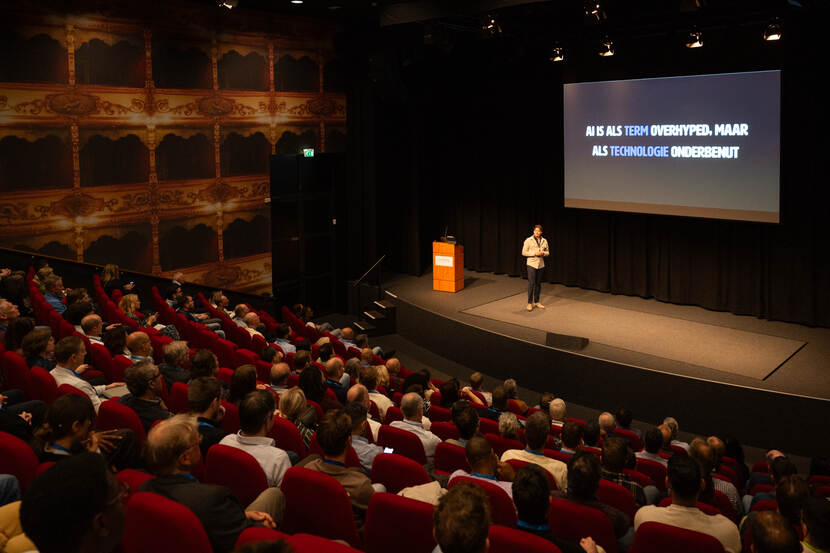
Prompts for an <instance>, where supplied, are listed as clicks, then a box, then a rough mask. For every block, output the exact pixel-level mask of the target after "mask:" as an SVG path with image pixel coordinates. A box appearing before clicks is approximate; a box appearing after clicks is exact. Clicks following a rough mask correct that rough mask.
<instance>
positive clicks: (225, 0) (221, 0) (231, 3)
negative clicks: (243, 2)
mask: <svg viewBox="0 0 830 553" xmlns="http://www.w3.org/2000/svg"><path fill="white" fill-rule="evenodd" d="M217 4H218V5H219V7H220V8H227V9H229V10H230V9H233V8H235V7H236V6H237V5H238V4H239V0H218V2H217Z"/></svg>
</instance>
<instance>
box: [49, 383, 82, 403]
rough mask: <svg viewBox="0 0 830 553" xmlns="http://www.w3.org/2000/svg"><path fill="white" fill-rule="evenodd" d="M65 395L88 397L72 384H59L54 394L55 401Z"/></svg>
mask: <svg viewBox="0 0 830 553" xmlns="http://www.w3.org/2000/svg"><path fill="white" fill-rule="evenodd" d="M65 394H75V395H78V396H83V397H88V396H87V395H86V393H84V392H83V391H82V390H79V389H78V388H76V387H75V386H73V385H72V384H61V385H60V386H58V389H57V391H56V392H55V399H57V398H59V397H61V396H62V395H65Z"/></svg>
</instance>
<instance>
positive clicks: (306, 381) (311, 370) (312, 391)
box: [299, 365, 343, 412]
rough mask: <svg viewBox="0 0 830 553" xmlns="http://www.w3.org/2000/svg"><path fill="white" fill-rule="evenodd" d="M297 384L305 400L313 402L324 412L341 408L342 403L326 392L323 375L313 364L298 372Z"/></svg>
mask: <svg viewBox="0 0 830 553" xmlns="http://www.w3.org/2000/svg"><path fill="white" fill-rule="evenodd" d="M299 386H300V389H301V390H302V391H303V393H304V394H305V397H306V400H307V401H313V402H315V403H316V404H317V405H319V406H320V407H321V408H322V409H323V411H324V412H325V411H328V410H329V409H342V408H343V405H342V404H341V403H340V402H339V401H337V400H336V399H335V398H333V397H331V396H329V395H328V394H326V384H325V382H324V380H323V375H322V373H321V372H320V369H318V368H317V367H315V366H314V365H309V366H307V367H306V368H305V369H303V372H301V373H300V382H299Z"/></svg>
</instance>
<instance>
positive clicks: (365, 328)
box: [352, 320, 376, 336]
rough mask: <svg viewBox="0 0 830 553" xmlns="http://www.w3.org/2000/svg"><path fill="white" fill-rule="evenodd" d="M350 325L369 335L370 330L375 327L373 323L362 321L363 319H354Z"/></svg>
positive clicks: (370, 333)
mask: <svg viewBox="0 0 830 553" xmlns="http://www.w3.org/2000/svg"><path fill="white" fill-rule="evenodd" d="M352 325H353V326H354V327H355V328H356V329H358V330H359V331H360V332H362V333H365V334H368V335H370V336H371V335H372V331H373V330H375V328H376V327H375V325H373V324H372V323H370V322H368V321H364V320H360V321H355V322H353V323H352Z"/></svg>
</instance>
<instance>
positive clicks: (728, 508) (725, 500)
mask: <svg viewBox="0 0 830 553" xmlns="http://www.w3.org/2000/svg"><path fill="white" fill-rule="evenodd" d="M712 499H713V500H714V503H715V507H717V508H718V510H719V511H720V512H721V514H722V515H723V516H725V517H726V518H728V519H729V520H731V521H732V522H734V523H735V524H738V522H740V518H739V517H738V512H737V511H736V510H735V508H734V507H733V506H732V502H731V501H729V497H728V496H727V495H726V494H725V493H723V492H722V491H720V490H715V494H714V497H713V498H712Z"/></svg>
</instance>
